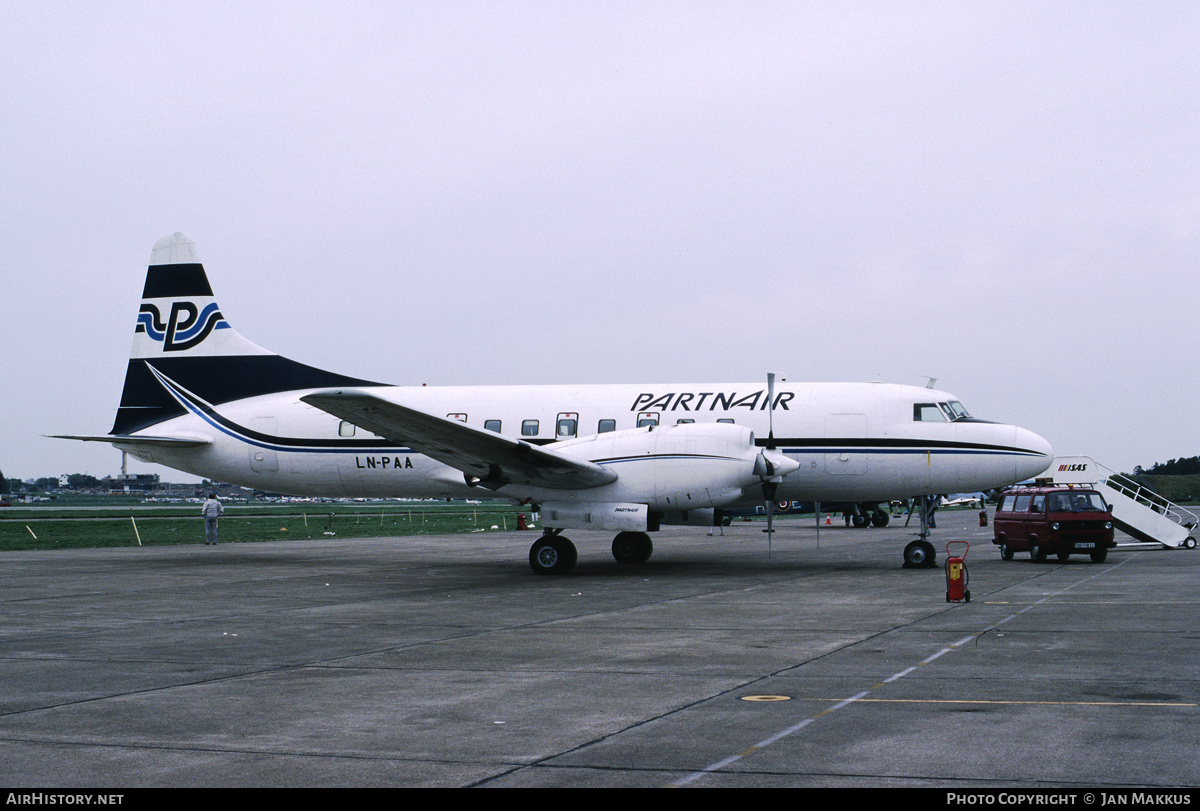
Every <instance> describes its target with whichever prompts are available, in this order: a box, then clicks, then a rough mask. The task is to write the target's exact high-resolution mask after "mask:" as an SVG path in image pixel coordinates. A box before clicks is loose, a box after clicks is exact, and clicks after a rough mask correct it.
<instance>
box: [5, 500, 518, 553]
mask: <svg viewBox="0 0 1200 811" xmlns="http://www.w3.org/2000/svg"><path fill="white" fill-rule="evenodd" d="M519 512H524V513H525V514H526V517H527V518H528V509H527V508H525V509H522V508H517V507H513V506H509V505H505V504H488V503H484V504H479V505H474V504H464V503H462V502H457V503H453V502H452V503H449V504H445V503H437V502H419V503H414V504H413V505H412V506H411V507H410V506H408V505H403V504H398V503H396V502H384V503H379V504H311V505H285V504H280V505H270V506H265V507H234V506H227V507H226V509H225V516H224V517H223V518H222V519H221V521H220V540H221V542H222V543H257V542H262V541H275V540H310V539H313V538H328V537H339V538H367V537H380V536H393V535H425V534H428V535H442V534H448V533H456V532H488V531H491V530H492V528H493V527H496V528H497V529H499V530H505V529H516V527H517V513H519ZM203 542H204V521H203V520H202V519H201V518H200V505H199V504H197V505H194V506H193V505H188V506H187V507H168V506H164V507H154V508H148V509H146V508H143V509H136V510H134V509H130V508H125V509H92V508H88V507H80V508H79V509H74V508H72V509H54V510H51V509H45V508H38V507H33V508H30V509H25V508H6V509H5V510H4V512H3V513H2V514H0V551H2V550H17V549H86V548H94V547H113V546H138V545H139V544H140V545H142V546H166V545H171V544H199V543H203Z"/></svg>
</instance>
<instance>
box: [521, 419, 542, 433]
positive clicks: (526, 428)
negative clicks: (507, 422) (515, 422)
mask: <svg viewBox="0 0 1200 811" xmlns="http://www.w3.org/2000/svg"><path fill="white" fill-rule="evenodd" d="M537 435H538V421H537V420H525V421H524V422H522V423H521V436H537Z"/></svg>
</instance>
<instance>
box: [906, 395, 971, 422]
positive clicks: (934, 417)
mask: <svg viewBox="0 0 1200 811" xmlns="http://www.w3.org/2000/svg"><path fill="white" fill-rule="evenodd" d="M969 419H971V415H970V414H969V413H967V409H965V408H963V404H962V403H960V402H959V401H958V400H951V401H950V402H948V403H914V404H913V420H914V421H916V422H946V421H949V422H955V421H957V420H969Z"/></svg>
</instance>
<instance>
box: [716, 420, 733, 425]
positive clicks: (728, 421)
mask: <svg viewBox="0 0 1200 811" xmlns="http://www.w3.org/2000/svg"><path fill="white" fill-rule="evenodd" d="M717 422H723V423H726V424H727V425H733V420H731V419H729V418H725V419H723V420H717Z"/></svg>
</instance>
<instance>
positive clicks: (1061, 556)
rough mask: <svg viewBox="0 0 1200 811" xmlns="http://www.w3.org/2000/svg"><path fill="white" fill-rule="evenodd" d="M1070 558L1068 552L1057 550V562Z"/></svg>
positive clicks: (1063, 561)
mask: <svg viewBox="0 0 1200 811" xmlns="http://www.w3.org/2000/svg"><path fill="white" fill-rule="evenodd" d="M1070 559H1071V553H1070V552H1059V553H1058V562H1059V563H1066V562H1067V561H1068V560H1070Z"/></svg>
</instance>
